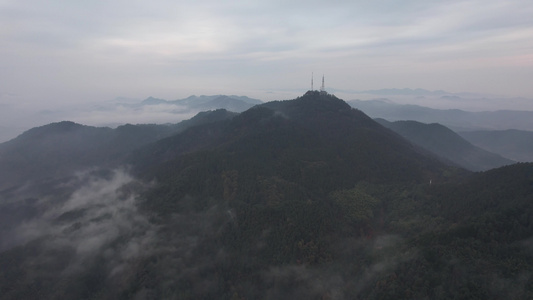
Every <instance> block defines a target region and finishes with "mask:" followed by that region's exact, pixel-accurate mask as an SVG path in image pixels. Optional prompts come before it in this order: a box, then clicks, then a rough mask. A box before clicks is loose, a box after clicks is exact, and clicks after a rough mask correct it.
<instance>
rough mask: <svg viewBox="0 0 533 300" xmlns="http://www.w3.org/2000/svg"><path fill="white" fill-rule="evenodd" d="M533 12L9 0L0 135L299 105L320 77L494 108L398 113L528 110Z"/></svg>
mask: <svg viewBox="0 0 533 300" xmlns="http://www.w3.org/2000/svg"><path fill="white" fill-rule="evenodd" d="M532 13H533V3H526V2H524V1H519V0H513V1H504V2H501V1H495V0H490V1H479V0H464V1H458V0H456V1H447V2H442V3H441V2H427V1H422V0H410V1H402V2H401V3H398V2H396V1H389V0H387V1H380V2H367V1H335V2H333V3H331V2H328V3H326V2H323V1H320V2H319V1H291V2H280V1H269V2H264V1H246V2H241V1H234V2H231V3H222V2H218V1H212V0H205V1H194V2H190V1H164V0H157V1H151V2H134V3H132V2H126V1H113V3H108V2H90V3H86V2H83V3H82V2H66V1H59V0H52V1H47V2H41V1H35V0H28V1H11V0H6V1H0V25H1V28H2V29H1V30H0V42H1V43H2V47H1V48H0V66H1V67H0V78H2V80H0V109H1V111H2V114H1V115H0V117H1V120H2V122H0V130H1V129H2V128H5V127H10V128H29V127H32V126H36V125H43V124H42V123H43V122H45V119H39V118H37V117H36V113H40V112H43V111H45V112H46V111H49V112H50V113H51V114H56V115H57V114H58V111H59V112H63V113H66V112H68V111H69V110H71V109H73V108H76V109H79V107H85V108H86V107H89V106H91V104H92V105H100V104H101V103H105V102H109V101H111V100H113V99H115V98H117V97H124V98H132V99H138V100H139V101H140V100H142V99H145V98H147V97H149V96H154V97H157V98H163V99H168V100H174V99H182V98H185V97H187V96H189V95H202V94H203V95H215V94H224V95H244V96H249V97H252V98H257V99H260V100H262V101H271V100H283V99H291V98H294V97H296V96H299V95H301V94H302V93H303V92H305V91H306V90H308V89H310V81H311V74H312V73H314V77H315V88H318V87H319V86H320V79H321V77H322V75H325V77H326V89H328V90H329V91H332V92H333V93H335V94H336V95H337V96H338V97H339V98H342V99H344V100H347V101H348V100H353V99H363V100H366V99H370V98H372V95H370V96H368V95H367V96H368V97H366V99H365V97H363V96H361V95H360V94H357V93H353V91H368V90H377V89H383V88H400V89H402V88H412V89H415V88H422V89H426V90H430V91H434V90H445V91H447V92H449V93H453V94H461V93H475V94H479V95H489V96H487V97H486V98H487V99H491V100H490V103H489V101H487V102H486V103H485V102H483V101H484V100H483V99H485V98H483V97H477V98H476V99H477V100H476V102H475V103H474V102H469V101H471V100H472V99H470V98H468V97H465V98H462V100H461V101H459V102H457V101H456V102H450V103H446V102H442V101H439V99H438V98H427V99H425V100H424V101H421V99H420V98H415V97H411V98H408V97H407V98H405V97H404V98H402V99H400V100H401V101H402V102H401V103H411V104H419V105H424V106H427V107H432V108H459V109H470V110H495V109H498V108H499V109H503V108H507V109H515V110H533V100H531V99H533V85H531V84H530V83H531V79H533V68H531V67H532V66H533V55H532V54H531V49H532V48H533V40H531V38H530V37H531V35H532V33H533V20H532V19H531V18H530V16H531V15H532ZM513 97H522V99H520V100H519V101H514V100H513V101H514V102H512V103H511V102H510V101H509V99H510V98H513ZM376 98H379V97H376ZM392 100H394V101H397V99H392ZM447 105H449V106H447ZM509 105H511V106H509ZM41 115H42V114H41ZM63 115H65V114H63ZM67 115H68V114H67ZM46 120H51V119H46ZM140 120H141V121H142V120H143V119H142V118H141V119H140ZM57 121H59V120H57ZM75 121H76V120H75Z"/></svg>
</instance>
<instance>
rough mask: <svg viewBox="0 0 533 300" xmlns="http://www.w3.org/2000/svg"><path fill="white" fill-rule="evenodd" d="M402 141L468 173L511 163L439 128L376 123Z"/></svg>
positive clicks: (405, 122)
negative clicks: (433, 154) (466, 170)
mask: <svg viewBox="0 0 533 300" xmlns="http://www.w3.org/2000/svg"><path fill="white" fill-rule="evenodd" d="M377 121H378V122H379V123H380V124H382V125H383V126H385V127H387V128H390V129H392V130H393V131H395V132H396V133H398V134H400V135H401V136H403V137H404V138H406V139H408V140H409V141H411V142H413V143H414V144H416V145H419V146H421V147H422V148H424V149H426V150H428V151H430V152H432V153H435V154H436V155H438V156H440V157H442V158H444V159H446V160H448V161H450V162H452V163H454V164H456V165H458V166H461V167H463V168H465V169H468V170H471V171H485V170H488V169H493V168H498V167H501V166H504V165H509V164H512V163H514V162H513V161H512V160H509V159H506V158H503V157H501V156H499V155H497V154H493V153H490V152H488V151H486V150H483V149H481V148H478V147H476V146H474V145H472V144H470V143H469V142H467V141H466V140H464V139H463V138H461V136H459V135H458V134H457V133H455V132H453V131H451V130H450V129H448V128H446V127H445V126H442V125H440V124H436V123H433V124H423V123H420V122H416V121H396V122H388V121H386V120H383V119H379V120H377Z"/></svg>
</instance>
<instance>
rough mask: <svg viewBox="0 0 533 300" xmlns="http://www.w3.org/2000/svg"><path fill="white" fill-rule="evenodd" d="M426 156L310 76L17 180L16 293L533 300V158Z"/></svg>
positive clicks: (9, 208) (0, 274)
mask: <svg viewBox="0 0 533 300" xmlns="http://www.w3.org/2000/svg"><path fill="white" fill-rule="evenodd" d="M203 117H208V115H206V116H203ZM79 126H82V125H77V124H63V125H61V126H60V127H65V128H64V129H63V130H66V129H68V128H67V127H73V128H79ZM82 127H83V126H82ZM77 130H80V129H77ZM91 130H92V129H91ZM106 130H107V129H106ZM46 136H47V135H42V137H43V139H46ZM33 138H34V139H36V138H37V136H34V137H33ZM29 145H30V146H32V145H33V146H35V147H40V145H39V144H29ZM0 146H1V145H0ZM36 151H37V150H36ZM427 154H428V151H426V150H423V149H421V148H420V147H419V146H415V145H413V144H412V143H410V142H408V141H407V140H405V139H404V138H403V137H401V136H400V135H399V134H397V133H395V132H393V131H391V130H390V129H387V128H385V127H384V126H382V125H380V124H379V123H377V122H376V121H374V120H373V119H371V118H370V117H368V116H367V115H366V114H364V113H363V112H361V111H360V110H357V109H354V108H351V107H350V106H349V105H348V104H347V103H345V102H344V101H342V100H340V99H338V98H336V97H335V96H333V95H328V94H324V93H320V92H315V91H310V92H308V93H306V94H305V95H303V96H302V97H299V98H297V99H294V100H286V101H274V102H269V103H264V104H261V105H257V106H255V107H253V108H250V109H248V110H247V111H245V112H243V113H240V114H238V115H236V116H233V117H231V118H228V119H221V120H217V121H214V122H212V123H203V124H198V125H196V126H191V127H188V128H187V129H185V130H183V131H181V132H178V133H175V134H171V135H169V136H166V137H162V138H157V139H156V140H155V141H153V142H148V143H146V144H144V145H140V146H138V147H136V148H135V149H133V150H132V151H130V152H128V153H125V154H122V161H123V162H126V163H127V164H128V165H129V166H130V167H129V168H125V167H122V168H117V169H108V170H98V169H97V170H94V171H89V172H85V173H80V174H77V175H76V176H71V177H69V178H66V179H63V180H61V181H59V182H48V184H47V189H43V192H42V193H41V194H35V195H34V196H33V197H21V196H20V195H19V194H18V193H19V189H7V190H0V225H1V226H0V235H1V238H0V278H1V279H2V280H0V295H2V296H1V298H3V299H58V298H61V299H531V298H532V297H533V277H532V276H530V274H531V270H532V269H533V259H532V254H531V253H532V252H531V249H532V241H531V236H533V222H532V219H531V216H532V215H533V186H532V184H531V183H532V182H533V164H530V163H521V164H514V165H511V166H505V167H502V168H497V169H492V170H489V171H486V172H476V173H472V172H468V171H465V170H463V169H460V168H454V167H450V166H447V165H446V164H443V163H442V162H440V161H438V160H437V159H435V158H434V157H433V156H431V155H430V156H428V155H427ZM81 155H82V156H83V153H81ZM45 158H46V157H43V158H42V159H45ZM74 159H75V158H74ZM1 171H2V169H0V172H1ZM36 188H37V187H36Z"/></svg>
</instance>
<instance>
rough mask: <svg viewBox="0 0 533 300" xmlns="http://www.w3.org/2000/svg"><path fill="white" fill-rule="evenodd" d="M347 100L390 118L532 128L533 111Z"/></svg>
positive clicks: (461, 127) (458, 126)
mask: <svg viewBox="0 0 533 300" xmlns="http://www.w3.org/2000/svg"><path fill="white" fill-rule="evenodd" d="M348 103H349V104H350V105H351V106H352V107H355V108H358V109H360V110H362V111H364V112H365V113H367V114H368V115H369V116H371V117H372V118H383V119H386V120H388V121H401V120H413V121H418V122H422V123H440V124H442V125H444V126H446V127H448V128H450V129H452V130H454V131H471V130H505V129H519V130H533V111H512V110H499V111H485V112H469V111H464V110H459V109H447V110H441V109H433V108H428V107H423V106H419V105H404V104H395V103H392V102H390V101H387V100H386V99H378V100H368V101H362V100H352V101H348Z"/></svg>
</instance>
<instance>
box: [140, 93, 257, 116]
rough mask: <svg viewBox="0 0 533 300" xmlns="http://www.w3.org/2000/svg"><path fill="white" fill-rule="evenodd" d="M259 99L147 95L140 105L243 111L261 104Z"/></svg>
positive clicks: (221, 96)
mask: <svg viewBox="0 0 533 300" xmlns="http://www.w3.org/2000/svg"><path fill="white" fill-rule="evenodd" d="M261 103H263V102H261V101H260V100H257V99H253V98H249V97H246V96H235V95H232V96H226V95H214V96H205V95H202V96H194V95H193V96H189V97H187V98H185V99H180V100H171V101H168V100H164V99H158V98H153V97H148V98H147V99H145V100H143V101H142V102H141V103H140V104H141V105H159V104H171V105H178V106H183V107H187V108H188V109H190V110H197V111H207V110H213V109H226V110H229V111H233V112H243V111H245V110H247V109H249V108H250V107H252V106H254V105H257V104H261Z"/></svg>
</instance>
